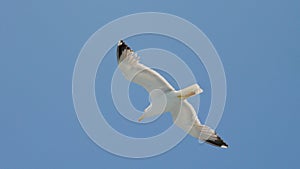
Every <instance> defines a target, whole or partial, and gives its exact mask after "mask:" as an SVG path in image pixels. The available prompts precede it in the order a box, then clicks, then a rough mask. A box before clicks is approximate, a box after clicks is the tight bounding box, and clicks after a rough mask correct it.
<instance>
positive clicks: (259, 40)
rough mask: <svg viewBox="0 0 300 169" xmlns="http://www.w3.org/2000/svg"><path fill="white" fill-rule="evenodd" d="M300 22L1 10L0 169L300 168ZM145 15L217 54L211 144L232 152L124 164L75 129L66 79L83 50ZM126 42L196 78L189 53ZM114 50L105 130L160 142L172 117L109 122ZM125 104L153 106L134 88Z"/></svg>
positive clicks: (266, 5)
mask: <svg viewBox="0 0 300 169" xmlns="http://www.w3.org/2000/svg"><path fill="white" fill-rule="evenodd" d="M299 10H300V3H299V2H298V1H296V0H295V1H292V0H288V1H281V2H280V1H277V0H276V1H258V0H255V1H237V0H236V1H218V2H201V1H194V2H187V1H185V2H183V1H182V2H174V1H148V2H144V1H143V2H142V1H113V0H112V1H107V2H106V3H104V2H103V1H85V2H83V1H77V0H72V1H71V0H69V1H67V0H65V1H37V0H35V1H33V0H32V1H14V0H13V1H2V2H1V3H0V19H1V24H0V25H1V26H0V49H1V50H0V59H1V60H0V75H1V83H0V86H1V89H0V91H1V92H0V101H1V109H0V110H1V114H0V115H1V117H0V131H1V132H0V134H1V139H0V143H1V144H0V168H1V169H38V168H39V169H40V168H43V169H53V168H55V169H66V168H70V169H71V168H72V169H77V168H78V169H79V168H89V169H94V168H151V169H152V168H192V167H196V168H203V169H207V168H213V169H217V168H222V169H228V168H230V169H240V168H243V169H248V168H249V169H253V168H272V169H277V168H278V169H282V168H290V169H292V168H299V161H298V159H299V153H300V148H299V145H298V142H299V139H300V136H299V131H298V129H299V128H300V125H299V124H300V123H299V120H300V115H299V113H300V112H299V101H300V96H299V95H300V92H299V91H300V90H299V86H300V78H299V72H300V47H299V44H300V43H299V39H300V19H299V18H300V13H299ZM149 11H152V12H165V13H170V14H173V15H177V16H179V17H182V18H184V19H186V20H188V21H190V22H191V23H193V24H195V25H196V26H197V27H198V28H200V29H201V30H202V31H203V32H204V33H205V34H206V35H207V36H208V38H209V39H210V40H211V41H212V43H213V44H214V46H215V48H216V50H217V51H218V53H219V55H220V58H221V60H222V62H223V66H224V69H225V73H226V78H227V101H226V107H225V111H224V114H223V117H222V120H221V122H220V124H219V126H218V128H217V132H218V133H219V134H220V135H221V136H222V137H223V138H224V140H226V142H227V143H228V144H229V148H228V149H219V148H215V147H212V146H210V145H203V144H199V143H198V141H197V140H196V139H195V138H192V137H190V136H187V137H186V138H185V139H184V140H183V141H182V142H180V143H179V144H178V145H177V146H176V147H174V148H173V149H171V150H170V151H168V152H166V153H164V154H161V155H159V156H155V157H151V158H145V159H130V158H124V157H120V156H116V155H114V154H111V153H109V152H107V151H105V150H103V149H101V148H100V147H99V146H97V145H96V144H95V143H94V142H92V141H91V140H90V138H89V137H88V136H87V134H86V133H85V132H84V131H83V129H82V128H81V126H80V123H79V121H78V119H77V117H76V113H75V110H74V106H73V100H72V74H73V69H74V65H75V62H76V59H77V56H78V54H79V52H80V50H81V48H82V47H83V45H84V43H85V42H86V41H87V39H88V38H89V37H90V36H91V35H92V34H93V33H94V32H95V31H97V30H98V29H99V28H101V27H102V26H104V25H105V24H106V23H108V22H110V21H112V20H114V19H117V18H119V17H122V16H124V15H128V14H132V13H137V12H149ZM137 24H139V23H137ZM127 42H128V44H129V45H131V46H132V48H134V49H136V50H140V49H143V48H149V47H156V48H162V49H166V50H169V51H172V52H173V53H176V54H178V55H179V56H181V57H182V58H184V60H185V61H186V63H188V64H190V65H191V67H192V69H196V68H197V65H198V66H199V65H201V62H199V64H198V63H197V62H194V61H193V60H192V58H193V57H191V59H189V58H188V57H187V56H190V54H191V55H192V52H191V51H189V50H188V49H187V48H186V47H185V46H184V45H182V44H181V43H179V42H177V41H175V40H172V39H168V38H166V37H161V36H156V35H145V36H136V37H131V38H128V39H127ZM104 43H105V42H104ZM99 45H101V44H99ZM115 49H116V48H115V47H114V48H112V49H111V51H110V52H109V53H108V54H107V55H106V56H105V59H104V61H103V64H102V65H100V68H99V71H100V70H107V75H103V74H102V75H103V77H102V75H97V78H96V95H97V98H99V100H98V104H99V105H100V107H101V109H102V110H103V111H104V112H105V113H104V116H105V118H106V119H107V121H108V122H110V123H111V124H112V126H113V127H114V128H115V129H116V130H118V131H120V132H122V133H124V134H127V135H130V136H137V137H138V136H141V135H139V133H137V132H141V130H142V129H145V131H147V132H149V133H146V134H145V136H151V135H155V134H157V133H159V132H161V131H163V130H164V129H166V127H168V125H170V124H171V117H170V115H169V114H164V115H163V116H161V118H159V119H158V120H157V121H155V122H153V123H150V124H147V125H144V126H143V125H140V124H137V123H133V122H129V121H126V119H124V118H122V116H120V115H119V114H118V112H116V109H115V107H114V106H113V104H112V101H111V96H110V95H109V93H108V92H107V90H109V88H108V86H109V84H108V82H109V81H108V80H109V77H111V75H112V73H113V71H114V69H115V68H116V67H117V63H116V58H115V57H116V56H115V53H114V52H115ZM104 63H105V64H104ZM196 63H197V64H196ZM202 69H203V66H202V68H201V66H200V71H199V73H198V74H197V75H198V76H197V77H196V78H197V81H198V82H199V84H200V85H201V86H202V87H203V88H204V90H205V93H204V94H203V95H202V96H201V105H200V106H201V108H200V110H202V111H200V112H199V113H200V114H199V117H201V119H202V121H203V118H205V117H206V115H207V110H208V108H209V103H210V94H209V92H210V83H209V79H208V77H207V73H206V72H205V70H202ZM172 84H174V83H172ZM135 91H140V92H135ZM102 92H103V93H102ZM130 95H131V96H132V102H133V104H134V106H136V108H138V109H140V110H143V109H144V108H145V107H146V106H147V104H148V102H147V101H148V100H147V99H148V97H147V95H146V93H145V92H144V91H143V90H142V89H141V88H140V87H139V86H134V85H133V86H132V87H131V90H130ZM104 97H107V99H103V98H104ZM101 98H102V99H101ZM137 98H140V99H137ZM101 100H104V101H101ZM100 101H101V102H100ZM108 113H111V114H108ZM155 123H157V124H155ZM160 126H162V128H160ZM139 127H140V128H139ZM135 128H138V129H135Z"/></svg>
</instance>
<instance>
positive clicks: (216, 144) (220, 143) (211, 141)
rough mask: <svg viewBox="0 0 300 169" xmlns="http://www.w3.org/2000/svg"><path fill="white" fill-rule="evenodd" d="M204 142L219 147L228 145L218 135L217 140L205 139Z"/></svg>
mask: <svg viewBox="0 0 300 169" xmlns="http://www.w3.org/2000/svg"><path fill="white" fill-rule="evenodd" d="M205 142H207V143H209V144H212V145H214V146H218V147H221V148H228V145H227V144H226V143H225V142H224V141H223V140H222V139H221V138H220V137H219V136H218V137H217V140H205Z"/></svg>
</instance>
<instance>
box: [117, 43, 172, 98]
mask: <svg viewBox="0 0 300 169" xmlns="http://www.w3.org/2000/svg"><path fill="white" fill-rule="evenodd" d="M117 59H118V64H119V68H120V69H121V71H122V73H123V75H124V76H125V78H126V79H127V80H129V81H132V82H134V83H137V84H139V85H141V86H143V87H144V88H145V89H146V90H147V91H148V92H149V93H150V92H151V91H152V90H154V89H160V90H162V91H165V92H166V91H172V90H174V88H173V87H172V86H171V85H170V84H169V83H168V81H167V80H166V79H165V78H163V77H162V76H161V75H160V74H159V73H157V72H156V71H154V70H153V69H151V68H149V67H147V66H145V65H143V64H141V63H139V57H138V56H137V55H136V54H135V53H134V51H133V50H131V49H130V47H128V46H127V45H126V44H125V42H123V41H122V40H121V41H119V43H118V48H117Z"/></svg>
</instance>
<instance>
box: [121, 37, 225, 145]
mask: <svg viewBox="0 0 300 169" xmlns="http://www.w3.org/2000/svg"><path fill="white" fill-rule="evenodd" d="M117 59H118V63H119V69H120V70H121V71H122V73H123V75H124V76H125V78H126V79H127V80H129V81H132V82H134V83H137V84H139V85H141V86H143V87H144V88H145V89H146V90H147V91H148V92H149V94H150V98H151V104H150V105H149V106H148V107H147V108H146V109H145V110H144V114H143V115H142V116H141V117H140V118H139V119H138V121H141V120H143V119H144V118H147V117H151V116H155V115H159V114H162V113H165V112H171V115H172V118H173V122H174V123H175V124H176V125H177V126H178V127H180V128H181V129H183V130H184V131H185V132H188V133H189V134H190V135H192V136H193V137H196V138H198V139H200V140H203V141H205V142H207V143H210V144H212V145H215V146H219V147H222V148H227V147H228V145H227V144H226V143H225V142H224V141H223V140H222V139H221V138H220V137H219V136H218V135H217V134H216V132H215V131H214V130H213V129H211V128H209V127H208V126H205V125H202V124H201V123H200V121H199V119H198V116H197V114H196V112H195V110H194V108H193V106H192V105H191V104H190V103H189V102H188V101H187V100H186V99H187V98H188V97H191V96H194V95H197V94H200V93H202V92H203V90H202V89H201V88H200V87H199V85H198V84H194V85H192V86H189V87H187V88H185V89H182V90H179V91H176V90H175V89H174V88H173V87H172V86H171V85H170V84H169V83H168V81H167V80H166V79H165V78H164V77H162V76H161V75H160V74H159V73H157V72H156V71H154V70H153V69H151V68H149V67H147V66H145V65H143V64H141V63H139V57H138V56H137V55H136V53H134V51H133V50H131V49H130V48H129V47H128V46H127V45H126V44H125V43H124V41H122V40H120V41H119V43H118V48H117Z"/></svg>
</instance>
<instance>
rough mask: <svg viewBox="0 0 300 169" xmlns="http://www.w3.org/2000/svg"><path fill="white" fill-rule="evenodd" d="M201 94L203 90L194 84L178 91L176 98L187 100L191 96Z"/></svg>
mask: <svg viewBox="0 0 300 169" xmlns="http://www.w3.org/2000/svg"><path fill="white" fill-rule="evenodd" d="M202 92H203V90H202V89H201V88H200V86H199V85H198V84H194V85H191V86H189V87H186V88H184V89H182V90H179V91H178V96H177V97H178V98H181V99H187V98H189V97H191V96H195V95H197V94H200V93H202Z"/></svg>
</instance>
